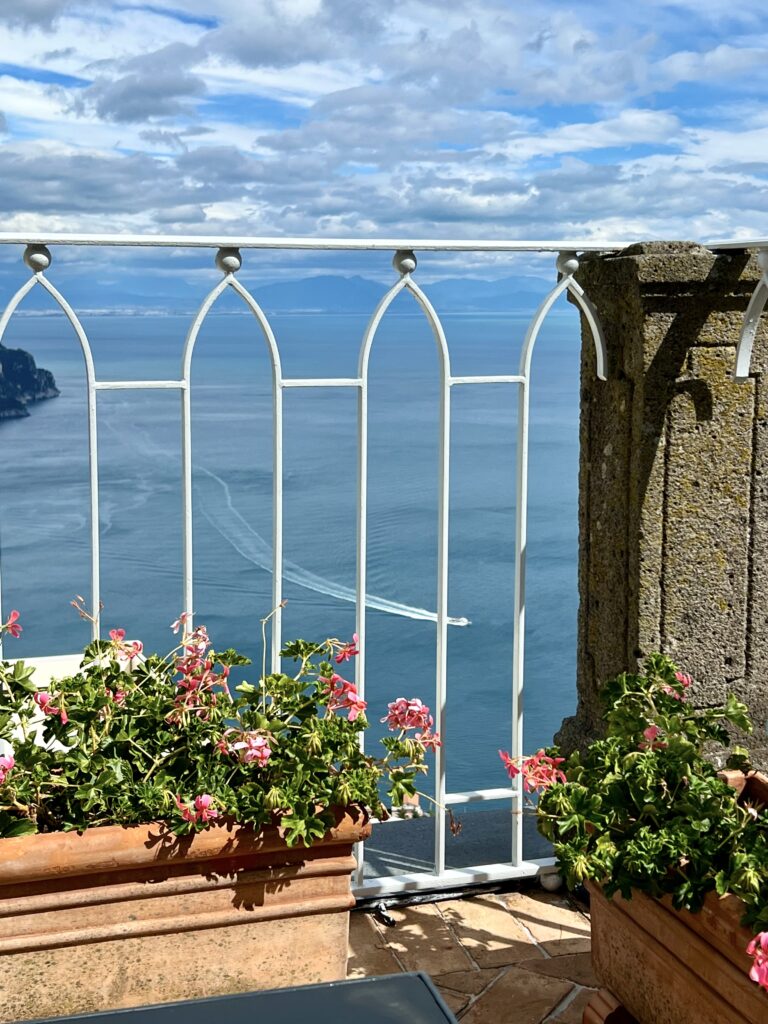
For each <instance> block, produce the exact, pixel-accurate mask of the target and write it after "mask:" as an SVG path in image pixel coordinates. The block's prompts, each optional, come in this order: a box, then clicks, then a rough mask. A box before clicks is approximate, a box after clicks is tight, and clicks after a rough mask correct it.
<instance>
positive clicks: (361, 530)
mask: <svg viewBox="0 0 768 1024" xmlns="http://www.w3.org/2000/svg"><path fill="white" fill-rule="evenodd" d="M405 285H406V278H405V276H401V277H400V280H399V281H397V282H396V283H395V284H394V285H393V286H392V287H391V288H390V289H389V291H388V292H387V293H386V294H385V295H384V296H382V298H381V300H380V301H379V304H378V305H377V306H376V309H375V310H374V311H373V313H372V315H371V319H370V320H369V321H368V324H367V326H366V328H365V333H364V334H363V340H362V342H361V344H360V354H359V357H358V367H357V378H358V381H359V388H358V392H357V538H356V542H357V566H356V580H355V598H356V600H355V631H356V633H357V640H358V643H357V648H358V651H359V653H358V655H357V657H356V658H355V686H356V688H357V692H358V693H359V694H360V696H361V697H363V698H365V655H366V593H367V586H368V581H367V575H368V361H369V358H370V354H371V346H372V345H373V340H374V338H375V337H376V332H377V330H378V329H379V324H380V323H381V320H382V318H383V316H384V314H385V313H386V311H387V310H388V309H389V307H390V305H391V304H392V302H393V301H394V299H395V296H397V295H399V293H400V292H401V291H402V290H403V288H404V287H405ZM360 749H361V750H365V733H360ZM355 857H356V859H357V868H356V870H355V884H356V885H358V886H359V885H362V882H363V875H364V872H365V846H364V844H363V843H356V844H355Z"/></svg>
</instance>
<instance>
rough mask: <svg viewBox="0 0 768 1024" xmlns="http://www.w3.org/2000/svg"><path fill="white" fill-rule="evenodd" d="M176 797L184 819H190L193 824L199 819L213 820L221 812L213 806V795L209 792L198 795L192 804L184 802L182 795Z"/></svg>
mask: <svg viewBox="0 0 768 1024" xmlns="http://www.w3.org/2000/svg"><path fill="white" fill-rule="evenodd" d="M175 799H176V806H177V807H178V809H179V810H180V811H181V816H182V818H183V819H184V821H189V822H191V824H193V825H196V824H197V823H198V822H199V821H202V822H207V821H212V820H213V819H214V818H218V816H219V812H218V811H217V810H216V808H215V807H214V806H213V797H212V796H211V795H210V794H209V793H201V794H200V796H196V797H195V799H194V801H193V803H192V804H187V803H184V801H183V800H182V799H181V797H180V796H177V797H176V798H175Z"/></svg>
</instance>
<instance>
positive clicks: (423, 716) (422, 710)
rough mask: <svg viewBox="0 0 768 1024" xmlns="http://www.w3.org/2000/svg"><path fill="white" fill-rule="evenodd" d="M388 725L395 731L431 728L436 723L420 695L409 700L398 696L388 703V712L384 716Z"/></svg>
mask: <svg viewBox="0 0 768 1024" xmlns="http://www.w3.org/2000/svg"><path fill="white" fill-rule="evenodd" d="M382 722H386V723H387V725H388V727H389V728H390V729H391V730H392V731H393V732H395V731H397V730H398V729H420V730H422V731H424V730H426V729H431V728H432V725H433V723H434V720H433V718H432V716H431V715H430V713H429V708H428V707H427V706H426V704H422V702H421V701H420V700H419V698H418V697H412V698H411V699H410V700H407V699H406V698H405V697H398V698H397V700H393V701H392V703H391V704H387V714H386V715H385V716H384V717H383V718H382Z"/></svg>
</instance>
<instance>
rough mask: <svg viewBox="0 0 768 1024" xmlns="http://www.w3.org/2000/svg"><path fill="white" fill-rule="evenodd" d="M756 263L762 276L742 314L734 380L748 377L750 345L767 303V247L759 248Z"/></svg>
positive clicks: (750, 361)
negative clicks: (745, 310) (742, 321)
mask: <svg viewBox="0 0 768 1024" xmlns="http://www.w3.org/2000/svg"><path fill="white" fill-rule="evenodd" d="M757 263H758V266H759V267H760V269H761V270H762V272H763V276H762V277H761V279H760V282H759V284H758V286H757V288H755V290H754V292H753V293H752V298H751V299H750V300H749V305H748V306H747V312H746V313H745V314H744V326H743V327H742V328H741V334H740V336H739V340H738V342H737V344H736V366H735V368H734V371H733V379H734V380H735V381H745V380H747V378H748V377H749V371H750V366H751V363H752V346H753V345H754V343H755V335H756V334H757V327H758V324H759V323H760V315H761V313H762V312H763V310H764V309H765V307H766V305H767V304H768V249H761V250H760V251H759V252H758V254H757Z"/></svg>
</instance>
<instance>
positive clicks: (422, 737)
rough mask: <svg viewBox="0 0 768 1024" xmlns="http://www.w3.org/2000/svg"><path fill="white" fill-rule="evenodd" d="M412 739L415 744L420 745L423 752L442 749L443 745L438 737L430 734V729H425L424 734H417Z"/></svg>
mask: <svg viewBox="0 0 768 1024" xmlns="http://www.w3.org/2000/svg"><path fill="white" fill-rule="evenodd" d="M413 738H414V739H415V740H416V742H417V743H420V744H421V745H422V747H424V749H425V750H437V748H438V747H442V745H443V743H442V740H441V739H440V737H439V735H438V734H437V733H436V732H432V730H431V729H425V730H424V732H417V733H416V734H415V735H414V737H413Z"/></svg>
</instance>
